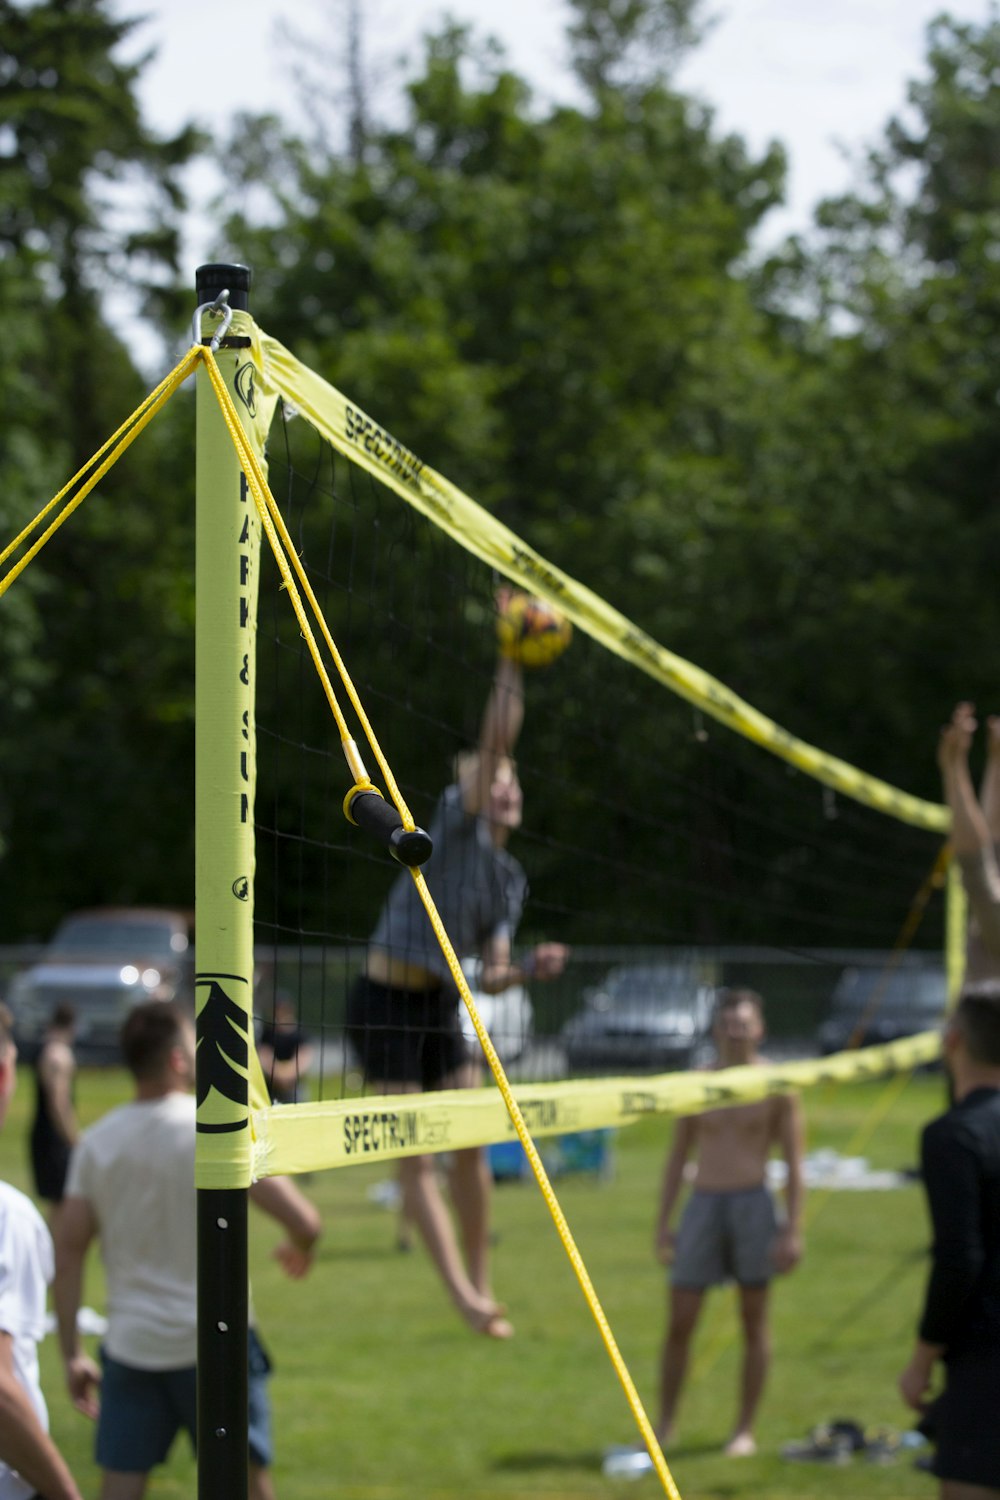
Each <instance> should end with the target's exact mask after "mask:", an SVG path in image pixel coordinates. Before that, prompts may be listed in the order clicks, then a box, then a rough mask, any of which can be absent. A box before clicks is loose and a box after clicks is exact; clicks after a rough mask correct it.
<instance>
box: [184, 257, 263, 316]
mask: <svg viewBox="0 0 1000 1500" xmlns="http://www.w3.org/2000/svg"><path fill="white" fill-rule="evenodd" d="M194 285H195V294H196V296H197V298H198V306H199V307H203V306H204V304H205V303H206V302H214V301H215V299H216V297H217V296H218V295H219V293H220V292H221V291H224V290H225V289H226V288H228V290H229V306H230V307H231V308H232V309H233V311H234V312H249V310H250V267H249V266H239V265H236V266H232V265H219V264H212V265H209V266H199V267H198V269H197V271H196V272H195V276H194Z"/></svg>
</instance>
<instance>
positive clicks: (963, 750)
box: [938, 702, 1000, 771]
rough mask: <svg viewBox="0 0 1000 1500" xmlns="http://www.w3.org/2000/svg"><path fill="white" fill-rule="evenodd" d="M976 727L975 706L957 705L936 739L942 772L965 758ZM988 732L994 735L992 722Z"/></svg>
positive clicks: (966, 703) (963, 703)
mask: <svg viewBox="0 0 1000 1500" xmlns="http://www.w3.org/2000/svg"><path fill="white" fill-rule="evenodd" d="M977 727H978V725H977V723H976V708H975V704H974V703H968V702H962V703H957V704H956V705H955V708H954V710H953V711H952V715H951V718H950V719H949V721H948V723H947V724H945V725H944V727H943V729H942V730H941V735H940V738H939V739H938V765H939V766H940V767H941V770H942V771H948V770H950V769H951V768H952V767H954V766H955V765H957V764H958V763H960V762H961V761H963V760H965V759H966V758H967V756H968V754H969V748H970V746H971V744H972V736H973V735H974V734H975V732H976V729H977ZM990 732H991V735H992V734H993V733H994V731H993V729H992V721H991V731H990ZM998 733H1000V731H998Z"/></svg>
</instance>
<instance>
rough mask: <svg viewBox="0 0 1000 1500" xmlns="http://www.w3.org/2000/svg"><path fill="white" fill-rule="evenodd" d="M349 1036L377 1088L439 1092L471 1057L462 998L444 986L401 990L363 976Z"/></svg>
mask: <svg viewBox="0 0 1000 1500" xmlns="http://www.w3.org/2000/svg"><path fill="white" fill-rule="evenodd" d="M347 1035H348V1038H349V1040H350V1043H351V1046H352V1047H353V1049H354V1052H355V1054H356V1056H357V1059H358V1062H359V1063H360V1065H361V1068H362V1070H363V1072H364V1075H365V1078H366V1079H367V1080H369V1081H370V1082H372V1083H416V1084H419V1085H420V1087H421V1088H422V1089H433V1088H438V1087H440V1084H441V1080H442V1079H443V1078H445V1077H446V1076H447V1074H449V1073H454V1072H455V1071H456V1069H458V1068H460V1067H461V1066H462V1065H463V1063H466V1062H468V1060H469V1056H470V1053H469V1047H468V1044H467V1043H466V1040H465V1038H464V1036H463V1035H462V1027H461V1023H460V1021H459V1015H458V1002H457V997H456V996H454V995H447V994H445V992H444V989H443V987H442V986H439V987H438V988H437V989H433V990H397V989H390V988H389V986H388V985H384V984H376V983H375V982H374V980H371V979H368V978H366V977H365V976H364V975H362V976H361V977H360V978H359V979H356V980H355V981H354V984H353V985H352V986H351V990H350V993H349V995H348V997H347Z"/></svg>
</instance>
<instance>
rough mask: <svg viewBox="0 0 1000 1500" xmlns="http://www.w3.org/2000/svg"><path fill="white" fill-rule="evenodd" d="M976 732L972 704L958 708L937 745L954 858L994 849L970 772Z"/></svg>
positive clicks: (961, 705) (943, 730) (960, 704)
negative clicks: (970, 758)
mask: <svg viewBox="0 0 1000 1500" xmlns="http://www.w3.org/2000/svg"><path fill="white" fill-rule="evenodd" d="M975 732H976V715H975V709H974V708H973V705H972V704H971V703H959V704H957V705H956V707H955V710H954V712H953V713H952V716H951V719H950V720H949V721H948V723H947V724H946V725H945V726H944V728H943V729H942V731H941V737H940V739H939V741H938V765H939V767H940V768H941V785H942V790H943V792H944V799H945V801H946V802H947V804H948V807H949V808H950V810H951V843H952V849H953V850H954V852H955V854H956V855H958V856H961V855H963V854H976V853H978V851H979V850H980V849H983V848H987V847H991V846H992V843H993V840H992V838H991V835H990V827H989V824H988V823H987V821H986V818H985V816H984V814H983V810H982V808H981V807H980V805H979V802H978V800H977V798H976V791H975V787H974V786H973V784H972V776H971V774H970V772H969V747H970V745H971V744H972V736H973V735H974V734H975Z"/></svg>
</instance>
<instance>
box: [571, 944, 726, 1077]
mask: <svg viewBox="0 0 1000 1500" xmlns="http://www.w3.org/2000/svg"><path fill="white" fill-rule="evenodd" d="M714 997H715V990H714V988H713V987H712V986H711V985H710V984H706V983H705V982H704V981H703V979H702V978H701V976H700V975H699V973H698V970H697V968H696V967H695V966H693V965H688V964H678V963H670V964H662V963H661V964H622V965H621V966H620V967H618V968H614V969H612V970H611V971H610V972H609V973H608V974H607V975H606V976H605V978H604V979H603V980H602V982H601V983H600V984H599V985H597V986H596V987H595V988H594V989H592V990H588V991H586V992H585V996H584V999H585V1004H584V1008H583V1010H582V1011H580V1012H579V1013H578V1014H577V1015H575V1016H573V1017H571V1019H570V1020H569V1021H567V1022H566V1024H565V1026H564V1027H563V1029H562V1032H561V1040H562V1043H563V1046H564V1048H565V1050H566V1063H567V1066H568V1067H569V1069H570V1071H571V1072H574V1073H583V1072H594V1071H598V1072H602V1073H614V1072H619V1071H621V1070H623V1069H624V1070H625V1071H628V1072H634V1071H644V1072H655V1073H662V1072H668V1071H670V1070H671V1069H674V1068H687V1067H690V1066H691V1065H692V1063H697V1062H699V1061H700V1060H701V1058H702V1056H703V1055H707V1040H708V1034H709V1031H710V1029H711V1024H712V1006H713V1002H714Z"/></svg>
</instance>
